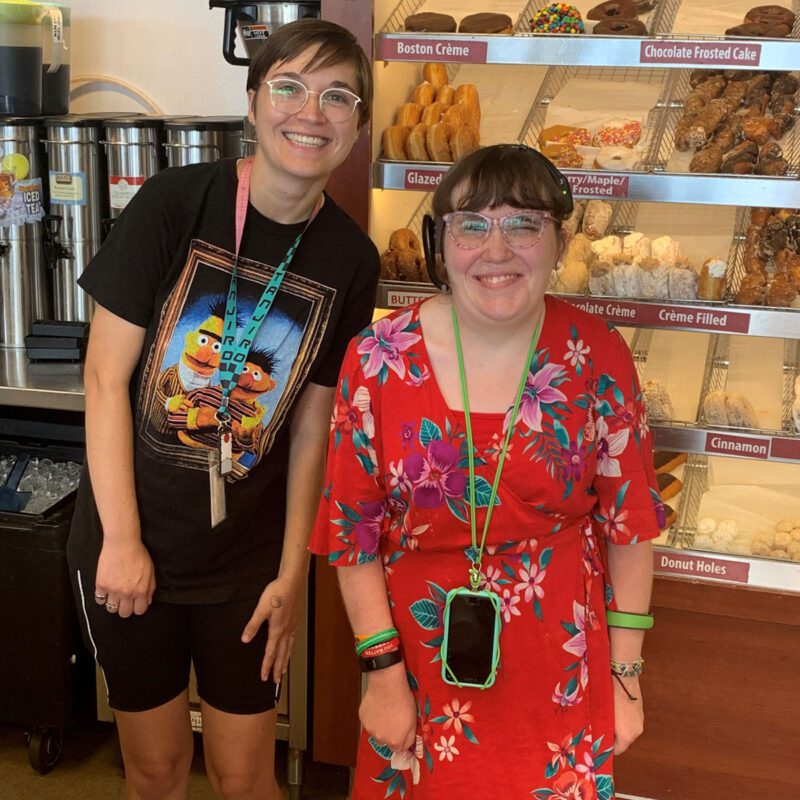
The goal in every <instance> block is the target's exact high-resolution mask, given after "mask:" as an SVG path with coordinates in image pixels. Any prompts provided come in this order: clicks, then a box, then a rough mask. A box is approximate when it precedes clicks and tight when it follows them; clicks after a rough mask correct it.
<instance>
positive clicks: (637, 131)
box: [592, 119, 642, 147]
mask: <svg viewBox="0 0 800 800" xmlns="http://www.w3.org/2000/svg"><path fill="white" fill-rule="evenodd" d="M641 136H642V123H641V122H639V121H638V120H635V119H613V120H610V121H609V122H606V123H605V124H604V125H603V126H602V127H601V128H600V129H599V130H598V131H597V133H596V134H595V135H594V137H593V138H592V145H593V146H594V147H610V146H622V147H633V146H634V145H635V144H637V143H638V141H639V139H640V138H641Z"/></svg>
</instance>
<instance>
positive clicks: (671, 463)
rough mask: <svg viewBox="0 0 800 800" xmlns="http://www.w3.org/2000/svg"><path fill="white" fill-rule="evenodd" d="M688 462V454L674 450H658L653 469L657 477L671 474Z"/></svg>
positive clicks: (654, 454) (654, 456)
mask: <svg viewBox="0 0 800 800" xmlns="http://www.w3.org/2000/svg"><path fill="white" fill-rule="evenodd" d="M685 461H686V453H678V452H675V451H674V450H657V451H656V452H655V453H653V467H654V468H655V471H656V475H661V474H662V473H667V472H671V471H672V470H673V469H676V468H677V467H679V466H680V465H681V464H683V463H684V462H685Z"/></svg>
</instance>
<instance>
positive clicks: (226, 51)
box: [208, 0, 321, 67]
mask: <svg viewBox="0 0 800 800" xmlns="http://www.w3.org/2000/svg"><path fill="white" fill-rule="evenodd" d="M320 5H321V0H309V1H308V2H302V3H300V2H288V3H284V2H273V0H260V2H252V0H251V1H250V2H248V0H209V3H208V7H209V8H224V9H225V34H224V39H223V42H222V54H223V55H224V56H225V60H226V61H227V62H228V63H229V64H238V65H241V66H245V67H246V66H247V65H248V64H249V63H250V59H251V58H252V56H253V53H255V51H256V50H257V49H258V46H259V45H260V44H261V43H262V42H263V41H264V39H266V38H267V37H268V36H269V35H270V34H271V33H274V32H275V31H276V30H277V29H278V28H280V27H281V25H286V23H287V22H294V21H295V20H297V19H306V18H309V17H310V18H314V19H318V18H319V16H320ZM237 33H238V35H239V40H240V41H241V43H242V45H243V47H244V51H245V53H247V57H243V56H237V55H236V54H235V52H234V51H235V48H236V35H237Z"/></svg>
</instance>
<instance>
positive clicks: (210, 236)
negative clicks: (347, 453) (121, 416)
mask: <svg viewBox="0 0 800 800" xmlns="http://www.w3.org/2000/svg"><path fill="white" fill-rule="evenodd" d="M236 185H237V179H236V161H235V160H234V159H226V160H222V161H219V162H216V163H214V164H199V165H195V166H190V167H182V168H177V169H168V170H165V171H164V172H161V173H159V174H158V175H156V176H155V177H153V178H151V179H150V180H149V181H147V182H146V183H145V184H144V186H143V187H142V188H141V190H140V191H139V192H138V193H137V194H136V196H135V198H134V199H133V201H132V202H131V203H130V204H129V205H128V207H127V209H126V210H125V211H124V212H123V214H122V215H121V217H120V219H119V220H118V222H117V223H116V224H115V225H114V227H113V229H112V231H111V233H110V235H109V237H108V239H107V241H106V242H105V244H104V245H103V247H102V249H101V250H100V252H99V253H98V254H97V255H96V256H95V258H94V259H93V260H92V262H91V263H90V264H89V266H88V268H87V269H86V271H85V272H84V273H83V275H82V276H81V277H80V279H79V284H80V285H81V287H82V288H83V289H84V290H85V291H86V292H88V293H89V294H90V295H92V297H93V298H94V299H95V301H96V302H97V303H98V304H99V305H101V306H103V307H104V308H106V309H107V310H109V311H111V312H112V313H113V314H116V315H117V316H119V317H122V318H123V319H125V320H127V321H129V322H131V323H133V324H134V325H138V326H140V327H143V328H146V329H147V334H146V337H145V342H144V348H143V350H142V358H141V361H140V363H139V367H138V369H137V371H136V374H135V375H134V377H133V380H132V382H131V402H132V407H133V415H134V429H135V430H134V434H135V435H134V446H135V456H134V463H135V476H136V493H137V499H138V504H139V514H140V518H141V526H142V540H143V542H144V544H145V545H146V547H147V548H148V550H149V552H150V554H151V555H152V557H153V561H154V563H155V568H156V580H157V585H158V588H157V594H156V596H157V597H158V598H159V599H162V600H170V601H175V602H189V603H192V602H217V601H222V600H225V599H227V598H229V597H231V596H233V595H234V594H237V593H239V594H241V593H243V592H255V591H258V590H260V589H262V588H263V587H264V586H265V585H266V583H267V582H269V580H271V579H272V578H274V577H275V575H277V570H278V566H279V562H280V553H281V546H282V540H283V527H284V521H285V503H286V500H285V494H286V470H287V462H288V422H289V419H290V416H291V410H292V407H293V404H294V402H295V400H296V399H297V397H298V396H299V394H300V393H301V392H302V390H303V389H304V388H305V386H306V384H307V383H308V382H313V383H316V384H320V385H322V386H335V385H336V380H337V377H338V372H339V367H340V364H341V361H342V358H343V356H344V352H345V350H346V348H347V344H348V342H349V340H350V339H351V338H352V337H353V336H355V334H356V333H358V331H359V330H361V328H363V327H364V326H365V325H367V324H369V322H370V320H371V317H372V310H373V307H374V301H375V288H376V285H377V280H378V273H379V260H378V253H377V250H376V248H375V246H374V245H373V244H372V242H371V241H370V239H369V238H368V237H367V236H366V235H365V234H364V233H363V232H362V231H361V229H360V228H359V227H358V226H357V225H356V224H355V223H354V222H353V221H352V220H351V219H350V218H349V217H348V216H347V215H346V214H345V213H344V212H343V211H342V210H341V209H340V208H339V207H338V206H337V205H336V203H334V202H333V200H331V198H330V197H326V199H325V203H324V205H323V206H322V208H321V210H320V212H319V214H318V215H317V217H316V218H315V219H314V221H313V222H312V223H311V225H310V226H309V227H308V229H307V230H306V232H305V234H304V235H303V239H302V242H301V244H300V246H299V248H298V249H297V252H296V253H295V256H294V259H293V260H292V262H291V265H290V267H289V271H288V272H287V274H286V277H285V278H284V281H283V283H282V285H281V288H280V291H279V292H278V294H277V296H276V298H275V300H274V303H273V305H272V309H271V310H270V312H269V315H268V316H267V318H266V320H265V321H264V323H263V324H262V326H261V329H260V330H259V332H258V334H257V335H256V338H255V340H254V342H253V346H252V348H251V350H250V353H249V355H248V357H247V362H246V364H245V366H244V369H243V370H242V373H241V374H240V376H239V377H238V379H237V381H236V384H235V386H234V387H233V388H232V390H231V394H230V402H229V408H230V413H231V416H232V419H233V423H232V424H233V434H234V442H233V458H234V467H233V473H232V475H230V476H229V477H228V479H227V482H226V497H227V519H226V520H225V521H224V522H222V523H220V524H219V525H217V526H216V527H215V528H213V529H212V528H211V523H210V495H209V455H210V454H212V453H213V449H214V447H215V443H216V425H217V423H216V421H215V418H214V415H215V412H216V411H217V408H218V407H219V400H220V398H221V390H220V386H219V362H220V353H221V347H220V344H221V337H222V325H223V319H224V315H225V301H226V296H227V292H228V289H229V286H230V279H231V268H232V265H233V251H234V247H235V243H234V209H235V202H236ZM304 228H305V223H299V224H296V225H281V224H278V223H275V222H272V221H271V220H269V219H267V218H266V217H263V216H262V215H261V214H259V213H258V212H257V211H256V210H255V209H254V208H253V207H252V206H250V207H249V209H248V213H247V222H246V224H245V229H244V236H243V239H242V246H241V251H240V256H239V262H238V266H237V282H238V304H237V325H238V326H239V333H240V335H241V332H242V331H243V328H244V326H245V325H246V324H247V322H248V321H249V319H250V317H251V315H252V312H253V309H254V307H255V305H256V304H257V302H258V300H259V298H260V297H261V294H262V292H263V290H264V288H265V286H266V285H267V283H268V282H269V280H270V278H271V277H272V275H273V274H274V270H275V268H276V267H277V266H278V264H279V263H280V262H281V260H282V259H283V257H284V255H285V254H286V252H287V250H288V249H289V247H290V246H291V244H292V242H293V241H294V240H295V239H296V237H297V235H298V234H299V233H300V232H301V231H303V229H304ZM308 502H309V503H316V502H317V498H316V497H309V498H308ZM102 538H103V533H102V528H101V525H100V520H99V517H98V514H97V510H96V507H95V503H94V498H93V495H92V490H91V482H90V476H89V474H88V470H87V471H85V473H84V476H83V480H82V482H81V487H80V490H79V492H78V501H77V507H76V513H75V517H74V519H73V524H72V531H71V534H70V541H69V554H70V560H71V563H72V564H73V565H74V566H76V567H80V568H81V569H82V570H84V571H89V573H90V574H93V571H94V568H95V565H96V561H97V556H98V554H99V551H100V547H101V545H102Z"/></svg>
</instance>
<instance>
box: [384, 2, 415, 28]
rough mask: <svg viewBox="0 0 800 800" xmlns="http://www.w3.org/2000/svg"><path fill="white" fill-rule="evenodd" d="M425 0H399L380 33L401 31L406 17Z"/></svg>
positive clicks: (413, 12)
mask: <svg viewBox="0 0 800 800" xmlns="http://www.w3.org/2000/svg"><path fill="white" fill-rule="evenodd" d="M425 1H426V0H400V2H399V3H398V4H397V6H396V8H395V9H394V11H392V13H391V15H390V16H389V19H387V20H386V24H385V25H384V26H383V28H381V33H402V32H403V31H404V30H405V22H406V17H410V16H411V15H412V14H416V13H417V11H419V9H420V8H421V7H422V6H423V5H424V4H425Z"/></svg>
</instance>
